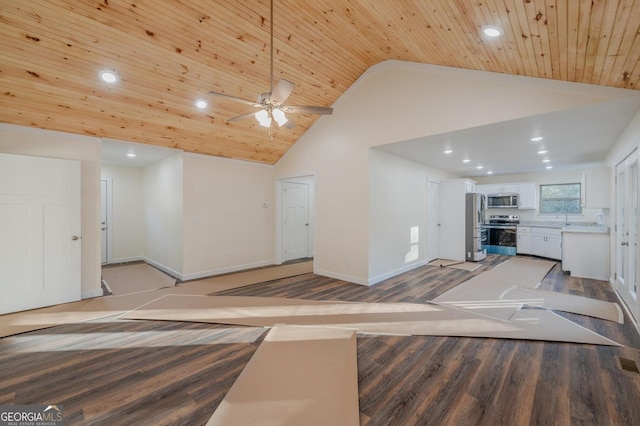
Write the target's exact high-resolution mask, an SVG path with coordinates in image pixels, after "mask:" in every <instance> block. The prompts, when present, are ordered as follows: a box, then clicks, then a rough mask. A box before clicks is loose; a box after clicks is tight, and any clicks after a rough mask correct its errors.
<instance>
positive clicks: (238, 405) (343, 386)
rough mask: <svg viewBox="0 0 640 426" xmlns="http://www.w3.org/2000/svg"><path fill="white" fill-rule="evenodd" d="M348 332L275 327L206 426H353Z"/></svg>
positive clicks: (354, 374) (354, 389) (352, 351)
mask: <svg viewBox="0 0 640 426" xmlns="http://www.w3.org/2000/svg"><path fill="white" fill-rule="evenodd" d="M357 358H358V357H357V346H356V333H355V331H353V330H343V329H325V328H315V327H297V326H276V327H274V328H273V329H271V331H270V332H269V334H268V335H267V336H266V338H265V339H264V342H262V344H261V345H260V347H259V348H258V350H257V351H256V352H255V354H254V355H253V357H252V358H251V360H250V361H249V363H247V366H246V367H245V368H244V370H243V371H242V373H240V376H238V379H237V380H236V381H235V383H234V384H233V386H232V387H231V389H230V390H229V393H227V395H226V396H225V398H224V399H223V400H222V402H221V403H220V405H219V406H218V408H217V409H216V411H215V412H214V414H213V416H212V417H211V419H210V420H209V422H208V423H207V425H209V426H242V425H247V426H249V425H251V426H253V425H273V426H276V425H278V426H299V425H307V426H321V425H322V426H324V425H327V426H329V425H330V426H333V425H340V426H357V425H359V424H360V418H359V416H360V410H359V406H358V368H357Z"/></svg>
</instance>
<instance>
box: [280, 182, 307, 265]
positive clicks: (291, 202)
mask: <svg viewBox="0 0 640 426" xmlns="http://www.w3.org/2000/svg"><path fill="white" fill-rule="evenodd" d="M276 203H277V209H276V235H277V236H278V238H277V239H276V253H277V254H278V256H277V259H276V263H282V262H289V261H293V260H297V259H305V258H312V257H313V247H314V222H315V220H314V218H315V210H314V209H315V176H300V177H293V178H285V179H279V180H278V181H277V185H276Z"/></svg>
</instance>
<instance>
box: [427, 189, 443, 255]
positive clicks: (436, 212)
mask: <svg viewBox="0 0 640 426" xmlns="http://www.w3.org/2000/svg"><path fill="white" fill-rule="evenodd" d="M438 257H440V182H435V181H431V180H430V181H429V183H428V185H427V261H432V260H434V259H437V258H438Z"/></svg>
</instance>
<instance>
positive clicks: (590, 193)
mask: <svg viewBox="0 0 640 426" xmlns="http://www.w3.org/2000/svg"><path fill="white" fill-rule="evenodd" d="M609 173H610V171H609V169H608V168H602V169H595V170H591V171H586V172H584V173H582V177H581V179H580V181H579V182H572V183H560V184H538V183H536V182H514V183H500V184H495V183H491V184H483V183H477V182H476V181H474V180H471V179H453V180H451V181H443V182H441V190H442V191H441V213H440V214H441V218H442V234H441V257H443V258H447V259H449V258H450V259H453V260H460V261H461V260H466V261H476V262H477V261H482V259H484V257H485V256H486V254H501V255H509V256H515V255H530V256H537V257H542V258H546V259H552V260H557V261H559V262H561V264H562V270H563V271H565V272H567V273H569V274H570V275H571V276H576V277H581V278H591V279H598V280H609V275H610V273H609V257H610V256H609V244H610V242H609V237H610V232H609V227H608V226H607V225H606V223H605V214H608V212H609V208H610V195H609V182H610V176H609ZM563 191H565V192H567V191H568V193H569V194H571V191H573V192H572V194H573V196H572V197H571V196H567V195H562V193H563ZM558 194H560V195H558ZM456 211H457V213H456ZM460 225H464V226H460ZM456 226H457V227H458V228H459V229H458V230H457V231H455V232H453V233H451V232H450V231H452V230H453V228H455V227H456ZM456 234H458V235H459V236H460V239H457V238H459V237H458V236H456ZM460 234H463V235H460ZM452 238H456V239H457V240H453V239H452Z"/></svg>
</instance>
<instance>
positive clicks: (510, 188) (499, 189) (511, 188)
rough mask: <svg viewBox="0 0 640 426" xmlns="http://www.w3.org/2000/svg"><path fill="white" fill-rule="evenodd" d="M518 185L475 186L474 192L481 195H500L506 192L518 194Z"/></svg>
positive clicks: (494, 184)
mask: <svg viewBox="0 0 640 426" xmlns="http://www.w3.org/2000/svg"><path fill="white" fill-rule="evenodd" d="M518 189H519V185H518V184H515V183H506V184H505V183H488V184H482V185H476V192H480V193H481V194H485V195H487V194H500V193H506V192H515V193H516V194H517V193H518Z"/></svg>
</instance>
